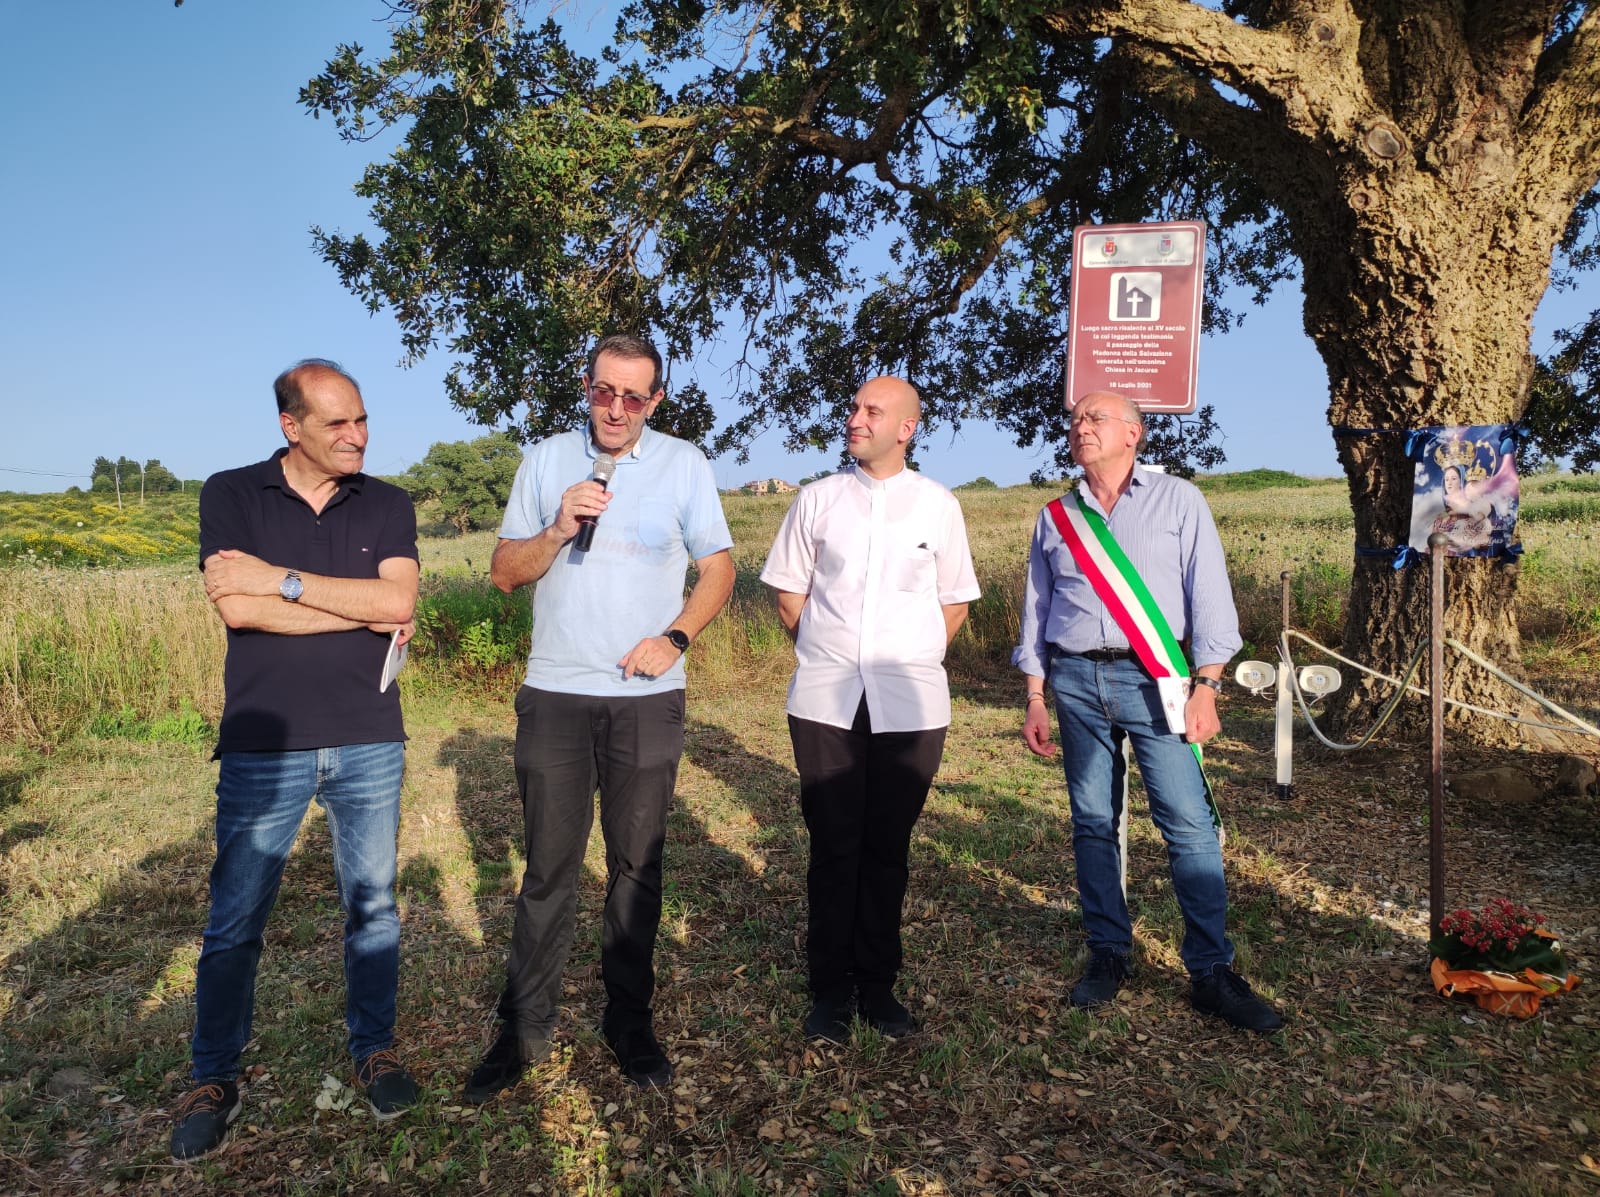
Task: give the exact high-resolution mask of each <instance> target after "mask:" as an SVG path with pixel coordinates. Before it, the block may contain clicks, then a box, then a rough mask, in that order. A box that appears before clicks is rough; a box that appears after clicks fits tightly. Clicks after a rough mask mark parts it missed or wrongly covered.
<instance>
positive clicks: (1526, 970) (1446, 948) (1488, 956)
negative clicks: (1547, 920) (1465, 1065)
mask: <svg viewBox="0 0 1600 1197" xmlns="http://www.w3.org/2000/svg"><path fill="white" fill-rule="evenodd" d="M1543 924H1544V915H1542V914H1535V913H1534V912H1533V911H1531V910H1529V909H1528V908H1527V907H1526V906H1518V905H1516V904H1515V903H1514V902H1510V901H1508V900H1506V899H1505V898H1491V899H1490V900H1489V901H1488V902H1487V903H1486V904H1485V905H1484V907H1483V909H1482V910H1477V911H1474V910H1457V911H1454V912H1453V913H1451V914H1447V915H1445V916H1444V918H1443V919H1441V920H1440V921H1439V934H1437V935H1435V936H1434V937H1433V938H1432V939H1431V940H1429V941H1428V950H1429V951H1430V952H1431V953H1432V954H1433V969H1432V972H1433V987H1434V989H1436V990H1438V992H1439V995H1440V996H1441V997H1456V996H1461V997H1470V998H1471V999H1472V1000H1473V1001H1475V1002H1476V1003H1477V1004H1478V1005H1479V1006H1480V1007H1481V1008H1483V1009H1484V1010H1487V1011H1489V1012H1490V1013H1491V1014H1505V1015H1509V1016H1510V1017H1512V1018H1529V1017H1531V1016H1532V1015H1533V1014H1534V1012H1535V1011H1537V1010H1538V1009H1539V1002H1540V1001H1541V1000H1542V999H1543V998H1545V997H1548V996H1549V995H1551V994H1556V993H1564V992H1566V991H1567V990H1569V989H1571V988H1573V987H1574V986H1575V985H1577V983H1578V976H1577V974H1576V973H1574V972H1572V971H1570V970H1569V969H1568V968H1567V959H1566V956H1565V955H1563V953H1562V951H1561V941H1560V940H1558V939H1557V938H1556V937H1555V936H1554V935H1551V934H1550V933H1549V932H1548V931H1545V930H1543V929H1542V928H1543Z"/></svg>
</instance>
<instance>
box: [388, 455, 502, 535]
mask: <svg viewBox="0 0 1600 1197" xmlns="http://www.w3.org/2000/svg"><path fill="white" fill-rule="evenodd" d="M521 461H522V450H521V449H520V448H519V447H518V445H517V441H516V438H515V437H513V436H511V435H510V434H509V433H504V432H496V433H492V434H491V435H489V436H482V437H479V438H478V439H477V440H475V441H448V442H444V441H441V442H438V443H436V444H435V445H434V446H433V447H432V448H430V449H429V450H428V454H427V456H426V457H424V458H423V459H422V460H421V461H419V462H418V463H417V464H416V465H414V466H412V467H411V468H410V469H409V470H407V471H406V472H405V473H404V474H401V475H400V476H399V477H398V478H396V479H395V482H396V484H398V485H399V486H401V487H403V488H404V489H405V490H406V492H407V493H408V494H409V495H410V496H411V497H412V499H413V500H415V501H417V502H418V503H422V502H425V501H432V502H433V503H435V504H437V505H438V508H439V511H440V513H441V515H442V516H443V518H444V520H445V522H447V523H448V524H449V525H450V526H451V527H452V528H454V529H455V530H456V531H457V532H458V533H467V532H475V531H478V530H479V529H483V528H494V527H497V526H498V525H499V522H500V517H501V515H502V514H503V513H504V512H505V508H506V500H507V499H508V498H509V497H510V495H511V483H512V480H513V479H514V478H515V477H516V474H517V466H518V465H519V464H520V463H521Z"/></svg>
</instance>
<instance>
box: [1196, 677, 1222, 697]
mask: <svg viewBox="0 0 1600 1197" xmlns="http://www.w3.org/2000/svg"><path fill="white" fill-rule="evenodd" d="M1190 681H1192V682H1194V684H1195V685H1197V686H1210V687H1211V688H1212V689H1213V690H1215V691H1216V692H1217V693H1218V694H1221V693H1222V683H1221V682H1220V681H1218V680H1217V679H1216V678H1214V677H1201V676H1200V675H1199V674H1196V675H1195V676H1194V677H1193V678H1191V679H1190Z"/></svg>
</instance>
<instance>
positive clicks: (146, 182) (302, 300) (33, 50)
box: [0, 0, 1600, 490]
mask: <svg viewBox="0 0 1600 1197" xmlns="http://www.w3.org/2000/svg"><path fill="white" fill-rule="evenodd" d="M599 7H600V6H598V5H594V6H591V7H590V8H589V9H587V10H586V11H598V10H599ZM606 7H607V8H608V9H610V10H612V11H614V9H615V6H614V5H608V6H606ZM385 11H386V10H385V8H384V6H383V4H382V3H381V2H380V0H270V2H269V0H187V3H185V4H184V6H183V7H182V8H174V7H173V5H172V3H171V0H80V2H79V3H76V4H73V5H71V6H70V16H69V15H68V14H67V12H66V11H65V10H62V9H61V8H60V7H59V6H57V5H52V4H41V3H36V2H31V3H22V2H18V3H13V4H8V5H6V14H5V15H6V44H7V47H8V50H9V53H8V54H7V70H6V72H5V73H4V74H3V75H0V105H3V111H5V112H6V113H7V117H6V120H5V121H4V122H3V125H0V161H3V162H4V164H5V165H4V173H5V178H6V186H5V187H3V188H0V227H4V228H5V229H6V231H7V235H6V238H5V241H4V246H3V248H0V280H3V286H4V293H3V298H0V357H3V359H4V361H5V363H6V368H5V372H4V382H3V383H0V386H3V388H4V396H3V407H4V411H5V412H6V414H7V417H8V418H7V424H6V435H5V436H4V438H3V439H0V489H6V490H62V489H64V488H65V487H67V486H71V485H74V484H78V485H87V484H88V473H89V468H90V466H91V464H92V462H93V461H94V459H95V458H96V457H97V456H106V457H113V458H114V457H116V456H118V455H121V454H126V455H127V456H129V457H132V458H136V459H138V460H141V461H143V460H147V459H149V458H152V457H154V458H159V459H160V460H161V461H162V463H163V464H164V465H166V466H167V467H168V468H169V469H171V470H173V471H174V472H176V473H177V474H179V475H180V476H182V477H185V478H201V477H205V476H206V475H207V474H210V473H211V472H213V471H215V470H218V469H223V468H227V467H231V466H235V465H242V464H244V463H246V462H249V461H254V460H259V459H260V458H262V457H265V456H266V455H267V453H268V452H270V451H271V450H272V449H273V448H275V447H277V445H279V444H281V439H280V438H279V435H278V430H277V422H276V418H275V415H274V411H273V404H272V396H271V380H272V378H273V376H274V375H276V374H277V373H278V371H279V370H281V369H282V368H283V367H284V366H286V365H288V364H289V363H290V362H293V361H294V360H296V359H298V358H301V357H307V356H322V357H332V358H336V359H338V360H340V361H341V362H343V363H344V364H345V365H346V367H347V368H349V369H350V370H351V371H352V372H353V373H354V374H355V375H356V377H357V378H358V379H360V381H361V384H362V388H363V391H364V393H365V395H366V398H367V406H368V409H369V411H370V412H371V416H372V442H371V448H370V451H369V456H368V468H369V469H370V470H372V471H374V472H378V473H398V472H400V471H402V470H404V469H405V468H406V467H407V466H409V465H411V464H412V463H414V462H416V461H418V460H420V459H421V457H422V456H423V454H425V453H426V452H427V450H428V447H429V445H431V444H433V443H434V442H436V441H451V440H461V439H465V438H469V437H474V436H479V435H482V433H483V431H484V430H483V429H481V428H479V427H478V426H476V425H474V424H472V423H470V422H469V421H468V420H467V419H466V417H465V416H463V415H461V414H460V413H458V412H456V411H454V410H453V409H452V408H451V407H450V405H449V403H448V401H447V400H446V399H445V397H444V393H443V388H442V386H441V383H440V379H441V378H442V376H443V374H444V370H445V365H444V363H443V362H442V361H441V360H435V359H431V358H430V359H429V360H427V361H425V362H424V363H422V364H421V365H419V366H417V367H414V368H412V369H409V370H407V369H403V368H402V367H401V365H400V359H401V356H402V350H401V346H400V337H399V332H398V330H397V328H396V326H395V324H394V321H393V320H392V319H391V318H390V317H389V316H388V315H387V314H385V313H380V314H378V315H376V316H371V315H369V314H368V313H367V311H366V310H365V308H364V307H363V306H362V305H361V303H360V302H359V301H357V300H356V299H355V297H353V296H352V295H350V294H349V293H348V292H346V291H344V290H343V289H342V288H341V287H340V286H339V283H338V281H337V279H336V277H335V276H334V273H333V271H332V269H331V268H329V267H327V266H325V265H324V264H323V263H322V262H321V261H320V260H319V259H318V258H317V257H316V256H315V255H314V254H313V253H312V251H311V247H310V236H309V234H308V232H307V230H308V228H309V227H310V226H311V225H313V224H319V225H322V226H323V227H325V228H329V229H338V230H342V231H344V232H353V231H356V230H358V229H362V228H365V227H367V220H366V213H365V208H364V206H363V205H362V204H361V202H360V201H359V200H357V198H356V197H355V196H354V195H353V194H352V191H351V187H352V184H353V183H354V182H355V180H356V179H357V178H358V177H359V175H360V173H361V169H362V167H363V166H364V164H365V162H366V161H367V160H368V158H370V157H375V156H378V155H379V154H381V153H382V146H378V147H360V146H351V145H347V144H345V143H344V142H341V141H340V140H339V139H338V137H337V136H336V134H335V131H334V129H333V126H332V125H331V123H329V122H328V121H314V120H312V119H311V117H310V116H308V115H306V114H305V112H304V111H303V110H302V109H301V108H300V106H299V104H298V103H297V102H296V95H297V92H298V89H299V87H300V86H301V85H302V84H303V83H304V82H305V81H306V80H307V79H309V78H310V77H311V76H312V75H314V74H316V73H317V72H318V71H319V70H320V68H321V66H322V64H323V63H324V62H325V60H326V59H327V57H328V56H329V55H330V54H331V53H332V52H333V49H334V47H335V46H336V45H337V44H338V43H340V42H341V41H356V42H359V43H361V44H362V45H364V46H366V47H368V48H369V49H376V48H379V47H382V46H384V45H386V44H387V38H386V34H385V26H384V24H383V18H384V14H385ZM567 11H568V16H567V19H568V20H569V21H572V20H575V19H577V18H573V17H572V16H571V15H570V11H571V10H567ZM582 19H583V21H584V24H585V26H586V28H587V29H588V30H589V31H590V33H591V34H593V35H603V34H604V33H606V32H607V31H608V29H609V27H610V24H611V18H610V17H609V16H607V17H593V18H589V17H585V18H582ZM1594 306H1600V285H1597V284H1596V283H1594V282H1589V283H1588V284H1587V285H1586V287H1585V288H1584V289H1583V291H1582V292H1579V293H1577V294H1569V295H1564V296H1551V297H1550V298H1548V299H1547V301H1546V305H1545V308H1544V309H1541V315H1540V318H1539V321H1538V325H1539V329H1540V332H1541V333H1542V334H1543V337H1541V338H1540V340H1539V341H1538V342H1536V343H1537V344H1540V345H1542V344H1543V343H1544V338H1547V337H1548V333H1549V330H1550V329H1552V328H1556V327H1560V326H1561V325H1562V324H1563V323H1570V322H1571V321H1573V320H1575V319H1576V318H1578V317H1579V316H1580V315H1582V314H1584V313H1586V312H1587V311H1588V309H1589V308H1590V307H1594ZM1299 309H1300V303H1299V294H1298V291H1297V290H1294V289H1289V290H1285V291H1283V292H1282V293H1280V294H1279V295H1278V296H1277V297H1276V298H1275V300H1274V302H1273V303H1272V304H1271V305H1270V306H1269V307H1268V308H1266V309H1258V310H1253V311H1252V312H1251V314H1250V317H1249V319H1248V320H1247V321H1246V322H1245V325H1244V327H1243V328H1241V329H1239V330H1238V331H1236V332H1233V333H1230V334H1229V335H1228V336H1226V337H1213V338H1208V339H1207V340H1206V341H1205V342H1204V344H1203V345H1202V347H1201V352H1200V393H1201V401H1202V402H1209V403H1214V404H1215V405H1216V408H1217V413H1218V418H1219V420H1220V422H1221V424H1222V426H1223V428H1224V430H1225V432H1226V433H1227V441H1226V449H1227V452H1228V464H1227V466H1226V467H1224V468H1226V469H1232V470H1243V469H1252V468H1255V467H1258V466H1273V467H1277V468H1281V469H1289V470H1294V471H1296V472H1299V473H1303V474H1336V473H1338V465H1337V461H1336V458H1335V456H1334V451H1333V444H1332V440H1331V438H1330V436H1329V433H1328V429H1327V426H1326V424H1325V422H1324V410H1325V407H1326V377H1325V374H1324V371H1323V368H1322V363H1321V360H1320V359H1319V358H1318V357H1317V355H1316V353H1315V352H1314V350H1313V349H1312V347H1311V344H1310V342H1309V341H1308V340H1307V339H1306V338H1305V336H1304V335H1303V334H1302V333H1301V331H1300V310H1299ZM702 382H703V383H704V384H705V385H706V387H707V389H708V391H710V393H711V394H712V396H713V398H714V399H715V397H716V390H715V388H716V383H717V378H716V376H715V375H713V376H710V377H705V378H703V379H702ZM725 414H726V415H728V416H731V415H732V413H731V412H728V413H725ZM835 460H836V455H835V454H833V453H811V454H807V455H804V456H798V457H791V456H787V455H785V454H784V452H783V450H782V447H781V445H780V444H779V443H778V438H777V437H776V436H769V437H766V438H763V440H761V441H758V442H757V443H756V444H755V445H754V446H753V448H752V456H751V461H750V463H749V464H748V465H745V466H736V465H734V464H733V463H732V461H731V460H728V459H722V460H719V461H717V462H716V463H715V465H716V472H717V477H718V480H719V482H720V483H721V484H722V485H724V486H731V485H734V484H736V483H738V482H741V481H743V480H745V479H747V478H756V477H771V476H778V477H783V478H787V479H789V480H791V481H793V480H796V479H798V478H800V477H801V476H803V475H806V474H810V473H813V472H815V471H816V470H818V469H821V468H826V467H829V466H832V465H833V464H834V462H835ZM921 460H922V464H923V468H924V469H925V470H926V471H928V472H929V473H930V474H931V475H932V476H933V477H936V478H939V479H941V480H942V481H945V482H947V483H949V484H951V485H955V484H958V483H961V482H965V481H968V480H969V479H971V478H973V477H976V476H977V475H980V474H983V475H987V476H988V477H990V478H992V479H994V480H995V481H996V482H999V483H1001V484H1002V485H1006V484H1011V483H1016V482H1021V481H1024V480H1025V479H1026V478H1027V476H1028V474H1029V472H1030V471H1031V470H1033V469H1034V468H1035V467H1036V466H1037V465H1038V464H1040V461H1041V458H1040V457H1039V456H1036V455H1035V454H1032V453H1025V452H1023V451H1021V450H1018V449H1017V448H1016V447H1015V446H1014V445H1011V444H1010V443H1009V441H1008V440H1007V438H1005V437H1003V436H1001V435H1000V434H999V433H997V432H995V431H994V430H992V429H990V428H988V427H980V426H977V425H969V426H968V427H967V428H966V429H965V430H964V431H963V432H962V433H961V435H960V436H959V437H957V438H955V439H953V440H952V438H951V436H950V434H949V433H933V434H932V435H931V436H930V437H929V438H928V440H927V442H926V444H925V446H924V448H923V451H922V453H921ZM24 471H28V472H24Z"/></svg>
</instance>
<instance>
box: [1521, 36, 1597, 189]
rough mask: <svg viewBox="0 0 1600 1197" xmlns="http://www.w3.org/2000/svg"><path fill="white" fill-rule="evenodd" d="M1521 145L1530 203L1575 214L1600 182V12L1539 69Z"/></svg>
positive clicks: (1563, 40) (1542, 61)
mask: <svg viewBox="0 0 1600 1197" xmlns="http://www.w3.org/2000/svg"><path fill="white" fill-rule="evenodd" d="M1534 78H1535V80H1536V85H1535V90H1534V92H1533V94H1532V96H1530V97H1529V103H1528V106H1527V109H1526V115H1525V116H1524V117H1523V119H1522V122H1521V123H1522V129H1521V132H1520V137H1519V140H1520V142H1521V144H1522V145H1523V146H1525V147H1528V148H1529V149H1530V150H1532V151H1534V152H1531V153H1525V154H1524V155H1523V156H1522V161H1521V162H1520V163H1519V174H1520V175H1521V178H1522V182H1523V184H1524V186H1525V187H1526V189H1527V193H1528V195H1529V197H1530V200H1532V199H1534V198H1535V197H1537V198H1538V199H1542V200H1544V201H1546V202H1557V203H1560V204H1561V205H1563V208H1564V210H1565V211H1570V210H1571V208H1572V206H1573V205H1574V204H1576V203H1577V202H1578V200H1580V199H1581V198H1582V197H1583V196H1584V195H1586V194H1587V193H1588V192H1589V191H1591V190H1593V189H1594V187H1595V185H1596V183H1597V182H1600V6H1597V7H1595V8H1591V9H1590V10H1589V11H1588V12H1586V13H1584V15H1583V17H1582V18H1581V19H1580V20H1579V21H1578V23H1577V24H1576V25H1575V26H1574V27H1573V28H1572V29H1571V30H1570V31H1568V32H1567V34H1566V35H1565V36H1563V37H1561V38H1559V39H1558V40H1557V41H1555V42H1554V43H1553V44H1552V45H1551V46H1550V48H1549V49H1548V50H1546V51H1545V53H1544V54H1543V55H1541V56H1540V59H1539V64H1538V66H1537V67H1536V68H1535V72H1534Z"/></svg>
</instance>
